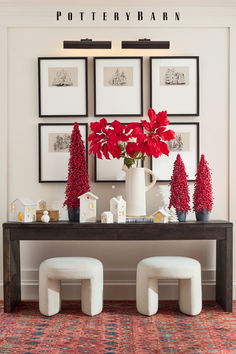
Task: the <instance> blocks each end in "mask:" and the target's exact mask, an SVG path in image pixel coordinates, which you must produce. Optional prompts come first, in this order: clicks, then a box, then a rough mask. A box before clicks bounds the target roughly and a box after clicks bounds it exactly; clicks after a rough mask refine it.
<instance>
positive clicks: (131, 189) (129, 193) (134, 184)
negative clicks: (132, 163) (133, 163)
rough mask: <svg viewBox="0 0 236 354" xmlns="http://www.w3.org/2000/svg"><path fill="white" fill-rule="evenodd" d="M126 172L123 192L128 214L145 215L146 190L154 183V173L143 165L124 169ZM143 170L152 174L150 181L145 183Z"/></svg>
mask: <svg viewBox="0 0 236 354" xmlns="http://www.w3.org/2000/svg"><path fill="white" fill-rule="evenodd" d="M124 170H125V172H126V180H125V193H126V203H127V204H126V208H127V209H126V212H127V215H128V216H144V215H146V192H147V191H149V190H150V189H151V188H152V187H153V186H154V185H155V183H156V176H155V174H154V173H153V172H152V171H151V170H149V169H148V168H145V167H135V168H129V169H128V168H127V169H124ZM145 172H146V173H148V174H150V175H152V182H151V183H149V184H148V185H147V186H146V185H145Z"/></svg>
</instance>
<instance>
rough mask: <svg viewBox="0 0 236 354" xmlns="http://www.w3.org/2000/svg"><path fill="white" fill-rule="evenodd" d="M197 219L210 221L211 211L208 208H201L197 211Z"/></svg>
mask: <svg viewBox="0 0 236 354" xmlns="http://www.w3.org/2000/svg"><path fill="white" fill-rule="evenodd" d="M196 219H197V221H209V219H210V213H209V211H208V210H207V209H204V210H199V211H197V212H196Z"/></svg>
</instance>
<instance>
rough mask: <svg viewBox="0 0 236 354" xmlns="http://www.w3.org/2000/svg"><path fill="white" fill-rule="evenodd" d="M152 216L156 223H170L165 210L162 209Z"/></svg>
mask: <svg viewBox="0 0 236 354" xmlns="http://www.w3.org/2000/svg"><path fill="white" fill-rule="evenodd" d="M152 216H153V221H154V222H156V223H162V224H166V223H167V222H168V216H169V213H168V212H167V211H166V210H165V209H164V208H161V209H159V210H157V211H156V212H155V213H153V214H152Z"/></svg>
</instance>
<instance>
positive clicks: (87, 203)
mask: <svg viewBox="0 0 236 354" xmlns="http://www.w3.org/2000/svg"><path fill="white" fill-rule="evenodd" d="M79 199H80V222H81V223H82V222H96V200H97V199H98V197H97V196H96V195H94V194H93V193H91V192H87V193H84V194H82V195H81V196H80V197H79Z"/></svg>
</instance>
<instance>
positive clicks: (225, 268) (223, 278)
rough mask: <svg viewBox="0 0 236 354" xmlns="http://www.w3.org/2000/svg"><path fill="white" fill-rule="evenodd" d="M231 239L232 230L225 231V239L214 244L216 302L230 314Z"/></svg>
mask: <svg viewBox="0 0 236 354" xmlns="http://www.w3.org/2000/svg"><path fill="white" fill-rule="evenodd" d="M232 268H233V238H232V228H227V229H226V238H225V239H224V240H217V243H216V301H217V302H218V304H220V305H221V306H222V307H223V309H224V311H226V312H232V300H233V298H232V292H233V269H232Z"/></svg>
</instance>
